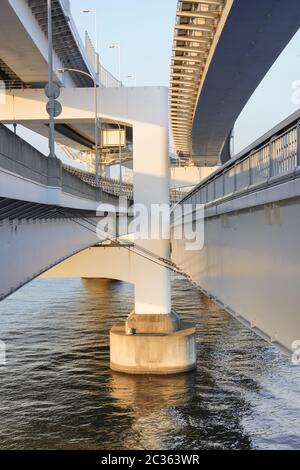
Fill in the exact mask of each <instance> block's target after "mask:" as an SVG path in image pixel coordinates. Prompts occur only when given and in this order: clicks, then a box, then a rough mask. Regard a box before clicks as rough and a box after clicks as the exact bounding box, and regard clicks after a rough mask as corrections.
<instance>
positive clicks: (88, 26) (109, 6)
mask: <svg viewBox="0 0 300 470" xmlns="http://www.w3.org/2000/svg"><path fill="white" fill-rule="evenodd" d="M70 4H71V10H72V16H73V18H74V21H75V23H76V26H77V29H78V31H79V33H80V35H81V36H82V38H84V34H85V30H87V31H88V32H89V35H90V37H91V38H92V39H93V41H94V42H96V38H95V21H94V16H93V14H86V13H85V14H84V13H82V8H85V9H96V10H97V39H98V43H99V50H100V57H101V61H102V64H103V65H104V66H105V67H106V68H107V69H108V70H109V71H111V72H112V73H113V74H114V75H115V76H117V75H118V54H117V51H116V50H115V49H109V45H110V44H116V43H117V44H120V47H121V72H122V77H121V78H122V81H123V82H124V84H125V85H128V86H133V85H134V80H133V79H132V78H128V75H136V82H137V85H138V86H168V83H169V76H170V62H171V49H172V38H173V32H174V24H175V16H176V6H177V0H126V1H125V0H113V1H108V0H84V2H83V1H82V0H70ZM253 66H254V67H255V64H253ZM296 80H300V31H299V32H298V33H297V34H296V35H295V37H294V38H293V40H292V41H291V42H290V44H289V45H288V46H287V47H286V49H285V51H284V52H283V53H282V54H281V56H280V57H279V59H278V60H277V61H276V63H275V64H274V65H273V67H272V68H271V70H270V71H269V73H268V74H267V76H266V77H265V79H264V80H263V82H262V83H261V84H260V86H259V87H258V89H257V90H256V91H255V93H254V95H253V96H252V98H251V99H250V101H249V102H248V104H247V105H246V107H245V109H244V110H243V112H242V113H241V115H240V117H239V119H238V121H237V123H236V126H235V152H239V151H240V150H242V149H243V148H245V147H246V146H247V145H249V144H251V142H253V141H254V140H255V139H257V138H258V137H260V136H261V135H262V134H263V133H265V132H267V131H268V130H269V129H271V128H272V127H273V126H275V125H276V124H278V123H279V122H280V121H281V120H283V119H284V118H285V117H287V116H288V115H290V114H291V113H293V112H295V111H296V110H297V109H299V107H300V101H299V102H298V103H293V101H292V92H293V90H292V84H293V83H294V82H295V81H296ZM220 86H222V85H221V84H220ZM43 147H44V148H43V150H44V151H47V146H46V142H45V141H44V144H43ZM45 149H46V150H45Z"/></svg>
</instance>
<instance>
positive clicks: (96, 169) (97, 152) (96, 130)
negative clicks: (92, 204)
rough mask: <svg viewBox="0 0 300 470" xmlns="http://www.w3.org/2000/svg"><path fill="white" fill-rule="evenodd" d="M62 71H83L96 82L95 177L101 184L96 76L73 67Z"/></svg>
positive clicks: (83, 73) (95, 85) (97, 182)
mask: <svg viewBox="0 0 300 470" xmlns="http://www.w3.org/2000/svg"><path fill="white" fill-rule="evenodd" d="M57 71H58V72H60V73H65V72H74V73H81V74H82V75H86V76H87V77H89V78H90V79H91V80H93V82H94V97H95V147H96V156H95V160H96V168H95V178H96V185H97V186H99V183H100V180H99V163H100V170H101V161H100V159H99V139H98V130H99V126H98V93H97V81H96V78H95V77H93V75H91V74H89V73H87V72H84V71H83V70H79V69H71V68H61V69H58V70H57ZM100 132H101V123H100ZM100 173H101V171H100Z"/></svg>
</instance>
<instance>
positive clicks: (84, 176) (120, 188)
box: [63, 165, 133, 200]
mask: <svg viewBox="0 0 300 470" xmlns="http://www.w3.org/2000/svg"><path fill="white" fill-rule="evenodd" d="M63 167H64V169H65V170H66V171H68V172H69V173H71V174H73V175H75V176H77V177H78V178H80V179H81V180H82V181H84V182H85V183H88V184H89V185H91V186H94V187H96V186H97V185H96V177H95V174H94V173H89V172H88V171H83V170H80V169H78V168H74V167H72V166H69V165H64V166H63ZM100 187H101V189H102V190H103V191H104V192H105V193H108V194H112V195H113V196H120V195H122V196H125V197H127V198H128V199H130V200H133V185H132V184H128V183H122V185H120V181H119V180H115V179H113V178H107V177H103V176H101V178H100Z"/></svg>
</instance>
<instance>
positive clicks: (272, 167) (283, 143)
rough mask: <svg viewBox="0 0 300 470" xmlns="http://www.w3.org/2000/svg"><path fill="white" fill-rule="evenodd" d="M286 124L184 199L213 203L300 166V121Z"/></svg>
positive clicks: (185, 200)
mask: <svg viewBox="0 0 300 470" xmlns="http://www.w3.org/2000/svg"><path fill="white" fill-rule="evenodd" d="M298 119H299V118H298ZM284 124H285V125H284V126H283V127H282V129H281V130H280V129H278V128H276V132H275V133H274V134H273V135H271V137H270V136H269V138H268V140H267V141H263V142H262V143H261V145H258V146H257V147H255V148H254V149H253V150H252V151H251V150H247V152H246V153H245V154H240V155H239V156H237V158H235V159H234V160H233V161H231V162H228V163H227V164H225V165H224V166H222V167H220V168H219V169H218V170H217V171H216V172H215V173H213V174H212V175H210V176H209V177H208V178H206V179H205V180H204V181H203V182H202V183H200V184H199V185H197V186H196V187H195V188H194V190H193V191H191V192H190V193H189V194H188V195H186V196H185V197H183V198H182V199H181V201H180V203H184V204H192V205H193V206H195V205H196V204H208V203H212V202H214V201H218V200H219V199H222V198H224V197H227V196H229V195H233V194H236V193H238V192H240V191H242V190H246V189H247V188H251V187H255V185H257V184H263V183H267V182H268V181H270V180H272V179H275V178H276V177H280V176H285V175H288V174H290V173H293V172H294V171H295V170H296V169H297V168H298V167H299V166H300V121H296V122H295V121H292V122H290V124H289V125H288V126H286V122H284Z"/></svg>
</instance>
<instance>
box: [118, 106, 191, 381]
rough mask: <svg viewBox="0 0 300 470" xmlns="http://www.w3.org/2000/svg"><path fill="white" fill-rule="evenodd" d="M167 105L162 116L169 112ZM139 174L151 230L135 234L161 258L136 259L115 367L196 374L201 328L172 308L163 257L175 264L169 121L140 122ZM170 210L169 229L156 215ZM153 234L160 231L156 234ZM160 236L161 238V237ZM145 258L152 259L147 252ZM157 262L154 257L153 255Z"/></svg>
mask: <svg viewBox="0 0 300 470" xmlns="http://www.w3.org/2000/svg"><path fill="white" fill-rule="evenodd" d="M167 106H168V103H167V97H166V101H165V102H164V101H163V102H162V113H165V112H166V111H165V110H167ZM133 171H134V202H135V204H136V213H135V215H136V216H138V217H141V216H142V215H144V216H145V215H147V220H148V224H147V225H148V227H146V226H145V227H144V231H143V232H142V233H140V234H139V235H137V234H136V235H135V243H136V244H137V245H139V248H143V249H144V250H145V252H148V253H151V254H154V255H155V258H154V261H155V260H156V262H148V263H147V264H146V266H147V269H145V259H144V258H142V257H140V256H138V255H135V256H134V258H133V266H134V283H135V311H134V312H132V313H131V314H130V315H129V317H128V319H127V321H126V323H125V324H124V323H121V324H118V325H116V326H115V327H114V328H113V329H112V330H111V334H110V341H111V352H110V358H111V368H112V369H113V370H115V371H118V372H125V373H132V374H174V373H181V372H186V371H190V370H192V369H194V368H195V365H196V340H195V329H194V328H193V327H192V325H183V324H181V321H180V319H179V317H178V316H177V314H176V312H175V311H172V308H171V272H170V270H169V269H167V268H166V267H165V266H162V265H161V262H160V261H159V260H158V259H157V258H162V259H163V260H169V259H170V233H169V229H170V227H169V211H170V168H169V156H168V122H167V119H166V122H165V125H155V124H151V125H149V124H148V123H144V122H138V123H136V124H135V125H134V126H133ZM160 208H161V209H162V213H164V211H165V210H166V211H167V213H166V215H163V216H162V217H163V218H164V220H165V219H167V224H166V225H165V226H164V227H162V223H159V219H158V218H156V223H154V217H153V216H154V212H156V215H157V213H158V212H159V211H158V210H159V209H160ZM153 229H156V230H155V232H156V233H154V232H153ZM157 235H159V236H157ZM145 256H149V255H147V254H146V253H145ZM150 257H151V255H150Z"/></svg>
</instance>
